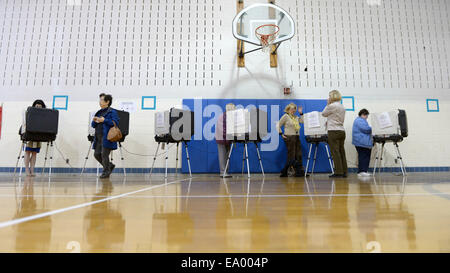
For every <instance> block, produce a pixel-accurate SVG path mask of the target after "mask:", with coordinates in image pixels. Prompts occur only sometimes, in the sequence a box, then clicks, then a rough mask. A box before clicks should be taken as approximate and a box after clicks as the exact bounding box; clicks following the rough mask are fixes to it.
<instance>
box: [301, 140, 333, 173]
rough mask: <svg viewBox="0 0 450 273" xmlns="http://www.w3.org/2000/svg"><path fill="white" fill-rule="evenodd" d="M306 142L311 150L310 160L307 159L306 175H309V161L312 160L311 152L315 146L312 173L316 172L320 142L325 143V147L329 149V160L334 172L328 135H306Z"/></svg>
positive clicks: (309, 153)
mask: <svg viewBox="0 0 450 273" xmlns="http://www.w3.org/2000/svg"><path fill="white" fill-rule="evenodd" d="M306 142H308V143H309V152H308V160H307V161H306V168H305V177H306V176H307V175H308V168H309V163H310V161H311V152H312V147H313V146H315V149H314V159H313V165H312V170H311V174H314V168H315V166H316V159H317V150H318V148H319V144H320V143H323V144H324V145H325V149H326V151H327V156H328V162H329V163H330V168H331V174H334V162H333V161H332V160H331V156H330V151H329V149H328V136H327V135H321V136H306Z"/></svg>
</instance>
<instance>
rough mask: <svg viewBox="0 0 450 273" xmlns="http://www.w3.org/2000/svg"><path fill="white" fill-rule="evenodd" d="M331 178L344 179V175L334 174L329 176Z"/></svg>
mask: <svg viewBox="0 0 450 273" xmlns="http://www.w3.org/2000/svg"><path fill="white" fill-rule="evenodd" d="M328 177H329V178H344V176H343V175H342V174H332V175H329V176H328Z"/></svg>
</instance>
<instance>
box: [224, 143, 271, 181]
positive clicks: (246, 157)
mask: <svg viewBox="0 0 450 273" xmlns="http://www.w3.org/2000/svg"><path fill="white" fill-rule="evenodd" d="M250 142H253V143H254V144H255V146H256V153H257V154H258V161H259V166H260V167H261V172H262V175H263V176H265V174H264V167H263V164H262V161H261V154H260V153H259V148H258V142H260V141H257V140H236V139H235V140H232V141H231V147H230V152H229V153H228V159H227V164H226V165H225V171H224V176H226V175H227V173H228V166H229V165H230V158H231V153H232V152H233V147H234V146H236V145H237V143H243V144H244V150H243V155H242V175H244V163H245V162H247V177H248V178H250V177H251V175H250V162H249V159H248V143H250Z"/></svg>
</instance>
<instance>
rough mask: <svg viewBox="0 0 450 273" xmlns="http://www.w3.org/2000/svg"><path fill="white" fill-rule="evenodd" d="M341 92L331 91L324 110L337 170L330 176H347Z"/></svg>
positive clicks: (329, 141)
mask: <svg viewBox="0 0 450 273" xmlns="http://www.w3.org/2000/svg"><path fill="white" fill-rule="evenodd" d="M341 99H342V96H341V93H339V91H337V90H333V91H331V92H330V93H329V98H328V104H327V106H326V107H325V109H324V110H323V112H322V116H324V117H326V118H327V132H328V145H330V150H331V156H332V158H333V161H334V166H335V172H334V174H333V175H330V177H347V172H348V170H347V169H348V168H347V157H346V156H345V148H344V142H345V128H344V120H345V108H344V106H343V105H342V103H341Z"/></svg>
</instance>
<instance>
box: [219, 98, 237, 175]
mask: <svg viewBox="0 0 450 273" xmlns="http://www.w3.org/2000/svg"><path fill="white" fill-rule="evenodd" d="M234 109H236V106H235V105H234V104H232V103H228V104H227V105H226V107H225V113H223V114H222V115H220V116H219V118H218V119H217V123H216V133H215V137H216V143H217V151H218V154H219V166H220V177H222V178H229V177H231V175H229V174H228V170H225V165H226V164H227V159H228V154H229V153H230V146H231V142H230V141H229V140H227V138H226V136H227V112H228V111H233V110H234ZM228 168H229V167H228Z"/></svg>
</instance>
